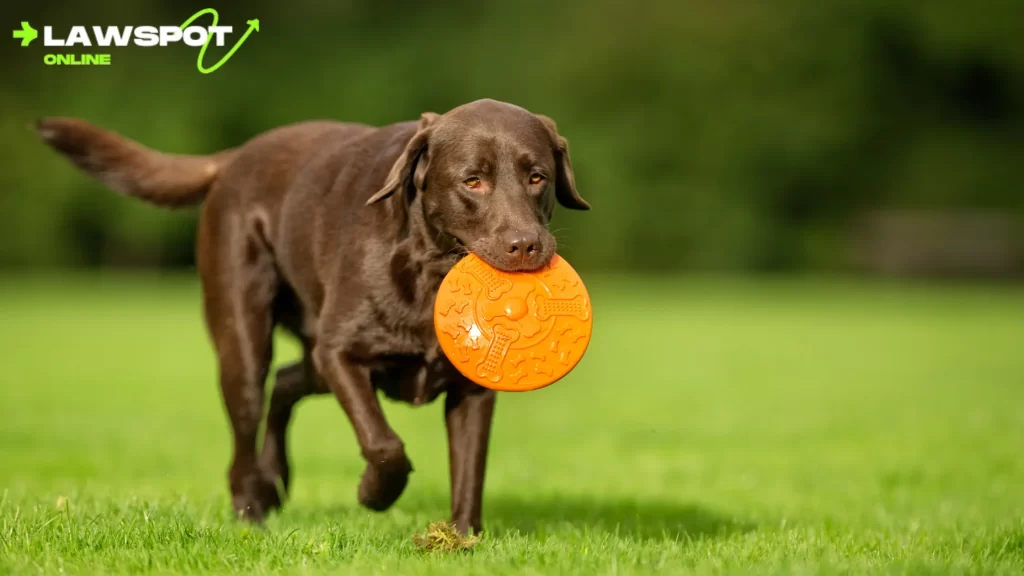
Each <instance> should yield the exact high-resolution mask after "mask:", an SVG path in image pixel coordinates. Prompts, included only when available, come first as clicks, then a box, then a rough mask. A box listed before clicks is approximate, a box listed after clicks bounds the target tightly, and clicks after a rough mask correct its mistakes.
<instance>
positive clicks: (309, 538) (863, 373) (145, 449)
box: [0, 276, 1024, 574]
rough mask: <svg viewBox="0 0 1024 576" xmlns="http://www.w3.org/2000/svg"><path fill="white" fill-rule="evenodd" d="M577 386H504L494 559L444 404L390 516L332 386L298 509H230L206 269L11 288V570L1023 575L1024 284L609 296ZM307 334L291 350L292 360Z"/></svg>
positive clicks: (1, 393) (659, 285)
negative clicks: (250, 513) (204, 308)
mask: <svg viewBox="0 0 1024 576" xmlns="http://www.w3.org/2000/svg"><path fill="white" fill-rule="evenodd" d="M590 287H591V289H592V296H593V298H594V302H595V312H596V318H595V319H596V324H595V327H596V332H595V337H594V340H593V342H592V344H591V349H590V351H589V352H588V355H587V357H586V358H585V359H584V361H583V362H582V363H581V364H580V366H579V368H578V369H577V370H576V371H575V372H573V374H571V375H570V376H569V377H568V378H567V379H566V380H564V381H562V382H560V383H559V384H557V385H555V386H553V387H551V388H548V389H545V390H542V391H538V392H534V393H530V394H521V395H509V394H505V395H503V396H501V398H500V399H499V402H498V413H497V421H496V428H495V434H494V437H493V440H492V452H491V460H490V467H489V470H488V484H487V490H486V494H485V510H484V521H485V523H486V525H487V528H488V533H487V534H486V537H485V538H484V540H483V542H482V543H481V544H480V545H479V546H478V547H477V548H475V549H474V550H473V551H471V552H467V553H460V554H447V555H445V554H425V553H423V552H421V551H419V550H418V549H417V548H415V546H414V545H413V543H412V540H411V538H412V536H413V534H414V533H416V532H418V531H420V530H422V529H423V528H425V527H426V525H427V524H428V523H429V522H431V521H433V520H438V519H444V518H446V516H447V506H448V487H447V461H446V451H445V450H446V449H445V444H444V427H443V421H442V416H441V405H440V404H435V405H431V406H427V407H424V408H418V409H413V408H409V407H405V406H400V405H394V404H388V405H387V406H386V410H387V412H388V414H389V417H390V419H391V421H392V423H393V425H394V426H395V428H396V429H397V430H398V432H399V433H400V434H401V435H402V437H403V438H404V440H405V442H406V445H407V449H408V451H409V454H410V456H411V458H412V460H413V462H414V464H415V466H416V472H415V473H414V474H413V478H412V482H411V484H410V487H409V489H408V490H407V492H406V493H405V495H404V496H403V497H402V498H401V499H400V500H399V501H398V504H397V505H396V506H395V507H394V508H393V509H392V510H390V511H388V512H386V513H383V514H376V513H371V512H368V511H366V510H363V509H361V508H360V507H359V506H358V505H357V504H356V501H355V488H356V483H357V481H358V477H359V474H360V473H361V472H362V463H361V460H360V458H359V454H358V450H357V448H356V445H355V442H354V439H353V435H352V432H351V428H350V427H349V425H348V423H347V421H346V420H345V418H344V416H343V414H342V412H341V410H340V408H339V407H338V406H337V404H336V403H335V402H334V401H333V400H332V399H330V398H326V397H321V398H318V399H315V400H311V401H308V402H307V403H305V404H303V405H302V406H301V407H300V408H299V410H298V411H297V419H296V422H295V425H294V428H293V431H294V432H293V435H292V437H291V440H292V450H293V457H294V463H295V480H294V493H293V497H292V499H291V501H290V502H289V504H288V506H287V507H286V508H285V510H284V512H283V513H282V514H279V515H277V516H274V517H273V518H271V520H270V521H269V523H268V525H267V528H266V530H253V529H249V528H246V527H245V526H241V525H239V524H236V523H235V522H233V521H232V515H231V512H230V510H229V499H228V496H227V488H226V479H225V473H226V469H227V463H228V455H229V434H228V427H227V423H226V420H225V417H224V415H223V411H222V408H221V404H220V398H219V392H218V389H217V386H216V383H215V380H214V374H215V369H214V363H213V355H212V352H211V351H210V348H209V346H208V344H207V341H206V336H205V332H204V330H203V328H202V325H201V322H200V313H199V310H200V308H199V292H198V286H197V284H196V283H195V282H194V281H193V280H191V279H188V278H179V277H171V278H139V277H132V278H129V277H118V276H108V277H91V278H77V279H72V280H68V279H57V278H50V279H20V280H19V279H13V280H12V279H10V278H8V279H7V280H4V281H0V325H2V330H0V349H2V350H3V352H2V358H3V363H2V366H0V380H2V384H0V490H2V495H0V499H2V501H0V572H6V573H12V574H22V573H35V572H46V573H56V572H65V573H81V574H101V573H121V572H152V573H170V574H176V573H195V572H202V571H207V570H209V571H212V572H223V573H227V572H242V573H261V572H276V571H284V572H294V573H320V572H323V573H328V572H329V573H333V574H339V573H341V574H343V573H352V574H367V573H371V572H391V573H397V574H462V573H476V574H501V573H546V574H563V573H619V574H629V573H653V572H655V571H657V572H658V573H673V572H689V571H695V572H720V571H725V572H734V571H756V572H767V573H799V572H810V573H818V572H870V573H879V572H896V573H905V572H950V571H951V572H960V573H981V572H984V573H1005V574H1021V573H1024V291H1022V290H1020V289H1019V287H1017V288H1011V287H1003V288H978V287H974V288H972V287H966V286H947V287H944V288H934V287H927V286H897V285H892V284H864V283H846V282H832V281H816V280H802V281H761V282H744V281H738V280H709V279H689V280H686V279H683V280H679V281H673V282H668V281H661V282H656V283H652V284H650V285H648V286H646V287H643V288H641V285H640V284H639V283H636V282H635V281H630V280H626V279H614V278H605V279H599V278H598V279H592V280H590ZM294 355H295V349H294V347H293V346H290V345H289V344H288V343H287V342H282V345H281V346H280V347H279V356H280V357H283V358H291V357H294Z"/></svg>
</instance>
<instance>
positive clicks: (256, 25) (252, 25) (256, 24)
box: [181, 8, 260, 74]
mask: <svg viewBox="0 0 1024 576" xmlns="http://www.w3.org/2000/svg"><path fill="white" fill-rule="evenodd" d="M204 14H212V15H213V24H211V26H216V25H217V21H218V20H219V19H220V16H219V15H218V14H217V11H216V10H214V9H213V8H204V9H202V10H200V11H199V12H196V13H195V14H193V15H192V17H191V18H189V19H188V20H185V23H184V24H182V25H181V29H182V30H184V29H185V28H188V25H189V24H191V23H192V22H194V21H195V20H196V19H197V18H199V17H200V16H203V15H204ZM247 23H248V24H249V29H248V30H246V31H245V34H242V37H241V38H239V39H238V42H235V45H234V46H232V47H231V50H228V53H227V54H225V55H224V56H222V57H221V59H220V60H218V61H217V63H216V64H214V65H213V66H210V67H209V68H206V67H204V66H203V56H205V55H206V47H207V46H209V45H210V40H212V39H213V34H208V35H207V36H206V42H205V43H204V44H203V47H202V48H200V49H199V58H198V59H197V60H196V67H197V68H199V71H200V72H201V73H203V74H209V73H211V72H215V71H216V70H217V69H218V68H220V67H221V66H223V65H224V63H225V62H227V61H228V60H229V59H231V57H232V56H233V55H234V54H235V52H236V51H237V50H238V48H239V47H240V46H241V45H242V43H244V42H245V39H246V38H248V37H249V35H250V34H252V33H253V31H254V30H255V31H256V32H259V31H260V21H259V20H249V21H248V22H247Z"/></svg>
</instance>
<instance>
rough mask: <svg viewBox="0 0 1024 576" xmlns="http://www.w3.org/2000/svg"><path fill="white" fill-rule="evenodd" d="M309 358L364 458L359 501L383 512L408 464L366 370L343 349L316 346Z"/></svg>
mask: <svg viewBox="0 0 1024 576" xmlns="http://www.w3.org/2000/svg"><path fill="white" fill-rule="evenodd" d="M313 358H314V361H315V362H316V368H317V372H318V373H319V374H321V375H322V376H323V377H324V378H325V379H326V381H327V384H328V386H329V387H330V389H331V391H332V392H333V393H334V395H335V396H336V397H337V398H338V401H339V402H340V403H341V407H342V408H343V409H344V410H345V413H346V414H347V415H348V418H349V420H350V421H351V422H352V427H353V428H354V429H355V432H356V439H357V440H358V441H359V447H360V449H361V450H362V454H363V458H365V459H366V471H365V472H364V473H363V479H362V482H360V484H359V502H360V503H362V505H363V506H366V507H367V508H370V509H372V510H386V509H387V508H388V507H389V506H391V505H392V504H394V503H395V500H398V497H399V496H401V495H402V491H403V490H405V486H406V484H407V483H408V481H409V473H410V472H412V463H411V462H409V459H408V458H407V457H406V455H405V446H404V444H402V440H401V439H400V438H399V437H398V435H397V434H395V431H394V430H392V429H391V427H390V426H389V425H388V422H387V420H386V419H385V418H384V412H383V411H382V410H381V408H380V403H379V402H378V401H377V393H376V391H375V390H374V389H373V385H372V384H371V382H370V374H369V370H368V369H367V368H366V367H364V366H360V365H359V364H357V363H355V362H353V361H352V360H351V359H350V358H349V357H348V355H347V354H346V353H345V352H344V349H343V348H321V347H320V346H318V347H317V350H316V351H315V352H314V354H313Z"/></svg>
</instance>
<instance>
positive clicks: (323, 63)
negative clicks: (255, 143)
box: [0, 0, 1024, 271]
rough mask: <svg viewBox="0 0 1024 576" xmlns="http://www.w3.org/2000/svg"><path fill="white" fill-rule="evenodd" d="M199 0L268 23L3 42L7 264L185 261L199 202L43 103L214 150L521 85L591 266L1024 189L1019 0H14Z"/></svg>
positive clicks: (825, 234) (66, 7)
mask: <svg viewBox="0 0 1024 576" xmlns="http://www.w3.org/2000/svg"><path fill="white" fill-rule="evenodd" d="M86 6H87V7H86ZM207 6H215V7H216V8H218V10H219V11H220V15H221V24H223V25H231V26H234V27H235V29H236V32H240V31H241V30H244V28H245V21H246V20H247V19H250V18H259V19H260V22H261V29H260V32H258V33H256V34H254V35H253V37H251V38H250V39H249V41H248V42H247V43H246V44H245V46H244V47H243V48H242V49H241V50H239V52H238V53H237V54H236V55H235V56H234V57H233V58H232V59H231V60H230V62H228V64H226V65H225V66H224V67H223V68H221V69H220V70H218V71H217V72H216V73H214V74H211V75H201V74H199V73H198V72H197V71H196V62H195V58H196V54H197V50H196V49H194V48H189V47H187V46H172V47H167V48H161V49H156V48H138V47H127V48H111V49H100V50H96V49H93V50H92V51H93V52H103V51H106V52H110V53H111V54H112V65H111V66H106V67H50V66H44V65H43V63H42V56H43V54H45V53H47V52H48V51H54V49H49V50H47V49H46V48H43V47H42V46H39V45H38V44H37V45H35V46H32V47H28V48H20V47H18V46H17V43H16V42H15V41H13V40H11V41H8V42H5V43H4V46H3V51H2V53H0V54H2V59H0V70H2V72H0V73H2V74H3V76H4V81H3V82H2V84H0V109H2V110H3V116H2V120H0V157H2V158H4V167H3V170H2V171H0V210H2V213H3V216H4V224H3V226H0V264H2V265H6V266H64V265H86V266H92V265H162V266H181V265H189V264H190V263H191V261H192V255H191V254H192V234H193V231H194V227H195V218H196V214H195V212H194V211H185V212H177V213H171V212H166V211H162V210H159V209H154V208H151V207H148V206H145V205H143V204H141V203H138V202H131V201H127V200H124V199H121V198H118V197H116V196H115V195H114V194H112V193H109V192H106V191H103V190H101V186H100V185H98V184H96V183H94V182H92V181H89V180H87V179H86V178H84V177H82V176H81V175H79V174H78V173H76V172H74V171H73V170H72V169H71V168H69V167H68V166H67V165H66V164H64V163H63V162H61V161H59V160H58V159H57V158H56V157H55V156H53V155H52V154H50V153H49V152H48V151H47V150H45V149H44V148H43V147H42V146H40V145H39V144H38V143H37V142H36V141H35V139H34V137H33V135H32V134H31V133H30V131H29V130H27V128H26V125H27V124H29V123H30V122H31V121H32V119H33V118H35V117H38V116H43V115H73V116H81V117H84V118H87V119H89V120H91V121H94V122H96V123H98V124H101V125H103V126H107V127H110V128H113V129H116V130H118V131H120V132H122V133H124V134H126V135H128V136H130V137H133V138H135V139H138V140H140V141H141V142H143V143H146V144H147V145H150V146H153V147H155V148H158V149H162V150H168V151H176V152H207V151H211V152H212V151H215V150H218V149H220V148H224V147H228V146H232V145H236V144H238V143H240V142H242V141H244V140H245V139H247V138H249V137H251V136H253V135H255V134H257V133H259V132H261V131H264V130H266V129H269V128H272V127H275V126H278V125H281V124H285V123H289V122H294V121H299V120H304V119H310V118H334V119H342V120H353V121H360V122H367V123H376V124H383V123H389V122H395V121H400V120H406V119H413V118H416V117H417V116H418V115H419V113H420V112H422V111H424V110H433V111H438V112H441V111H444V110H447V109H449V108H451V107H453V106H456V105H458V104H461V103H463V102H466V101H470V100H473V99H477V98H481V97H492V98H497V99H500V100H505V101H509V102H513V103H516V104H519V105H521V106H524V107H526V108H528V109H530V110H532V111H534V112H539V113H544V114H547V115H549V116H552V117H553V118H555V119H556V120H557V121H558V124H559V128H560V130H561V131H562V133H563V134H564V135H565V136H566V137H567V138H569V140H570V143H571V147H572V151H573V161H574V164H575V166H576V169H577V172H578V174H577V180H578V182H579V184H580V189H581V192H582V194H583V195H584V197H586V198H587V199H588V200H589V201H590V202H591V203H592V204H593V206H594V210H593V211H591V212H589V213H583V214H575V213H574V214H566V213H564V212H563V213H562V214H560V215H559V217H558V218H557V221H556V224H555V228H556V229H557V230H558V232H557V235H558V237H559V238H560V240H561V242H562V249H561V251H562V252H563V253H565V254H566V255H567V256H568V257H569V258H571V259H572V261H573V262H574V263H576V264H578V265H579V266H582V267H585V268H605V269H633V270H648V271H657V270H676V269H717V270H737V269H753V270H786V269H797V268H808V267H810V268H824V269H843V268H846V267H847V266H848V265H849V261H848V260H849V256H848V254H847V245H848V238H849V234H850V230H851V227H852V226H853V224H854V223H855V222H856V220H857V218H858V217H859V216H860V215H862V214H864V213H865V212H866V211H869V210H871V209H874V208H879V207H899V208H932V209H934V208H942V209H951V210H961V209H987V210H996V211H1001V212H1006V213H1008V214H1013V215H1016V216H1017V217H1019V216H1020V215H1021V214H1022V213H1024V194H1022V193H1021V192H1022V190H1021V184H1020V182H1021V180H1022V179H1021V176H1022V166H1024V160H1022V152H1024V144H1022V143H1024V42H1021V41H1020V23H1021V22H1024V3H1022V2H1020V1H1019V0H990V1H988V2H984V3H965V2H962V1H956V0H935V1H932V2H927V3H920V2H911V1H910V0H899V1H893V0H865V1H860V2H846V1H837V2H801V1H797V0H780V1H776V2H752V1H740V2H719V3H712V2H698V1H693V2H671V1H664V2H644V1H640V2H608V1H585V0H562V1H561V2H544V1H540V0H524V1H517V2H470V1H457V2H446V3H430V2H420V3H405V2H397V1H395V0H387V1H378V2H369V1H365V2H355V1H348V2H323V1H321V0H292V1H290V2H283V3H282V2H271V1H270V0H261V1H255V2H247V3H245V4H244V6H243V5H236V4H234V3H227V2H217V3H206V2H202V3H198V2H191V1H189V2H172V1H171V0H160V1H148V2H136V1H134V0H115V1H112V2H104V3H102V4H92V3H90V4H88V5H83V4H81V3H78V2H72V1H70V0H65V1H56V2H54V1H50V2H45V3H37V4H35V5H27V4H26V5H24V6H15V5H8V6H5V7H4V8H3V9H2V10H3V12H4V14H5V17H4V19H3V23H4V25H5V26H7V27H8V29H13V28H16V27H17V25H18V22H19V21H20V20H29V21H31V22H32V23H33V24H34V25H35V26H36V27H37V28H39V29H40V30H41V26H44V25H51V26H54V27H56V29H57V30H67V29H68V27H70V26H71V25H128V24H134V25H140V24H154V25H160V24H167V25H169V24H176V23H180V22H182V21H184V20H185V19H186V18H187V17H188V16H190V15H192V14H193V13H194V12H195V11H197V10H198V9H200V8H205V7H207ZM236 36H237V35H236ZM225 49H226V48H225ZM220 54H221V52H219V51H217V50H216V49H214V48H211V50H210V54H209V55H208V58H207V59H208V60H209V61H211V62H212V61H214V59H215V58H219V56H220Z"/></svg>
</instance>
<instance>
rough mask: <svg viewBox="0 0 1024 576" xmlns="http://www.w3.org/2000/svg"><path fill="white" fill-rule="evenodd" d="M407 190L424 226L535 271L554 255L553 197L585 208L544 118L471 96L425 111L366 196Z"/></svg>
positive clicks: (506, 266)
mask: <svg viewBox="0 0 1024 576" xmlns="http://www.w3.org/2000/svg"><path fill="white" fill-rule="evenodd" d="M398 191H404V192H405V193H406V194H407V197H408V198H409V199H416V198H418V199H419V201H420V202H421V206H422V211H423V217H424V220H425V222H426V224H427V226H428V227H429V228H431V229H432V230H434V231H436V232H437V233H438V234H439V236H440V238H441V241H442V242H445V241H447V242H455V243H458V244H461V245H463V246H464V247H465V248H467V249H468V250H469V251H471V252H473V253H474V254H476V255H477V256H479V257H481V258H483V259H484V261H486V262H487V263H489V264H490V265H492V266H494V267H495V268H499V269H502V270H508V271H519V270H534V269H536V268H540V267H541V266H543V265H545V264H547V263H548V261H549V260H551V257H552V256H554V254H555V247H556V245H555V238H554V236H552V235H551V233H550V232H549V231H548V223H549V222H550V220H551V214H552V212H553V210H554V205H555V201H556V200H557V201H558V203H559V204H561V205H562V206H565V207H566V208H571V209H574V210H587V209H589V208H590V205H589V204H587V202H586V201H585V200H583V198H582V197H580V195H579V192H577V191H576V181H575V178H574V176H573V172H572V163H571V162H570V161H569V148H568V144H567V143H566V140H565V138H563V137H562V136H560V135H559V134H558V130H557V129H556V127H555V123H554V122H553V121H551V119H550V118H547V117H545V116H540V115H536V114H531V113H530V112H528V111H526V110H524V109H522V108H519V107H518V106H513V105H511V104H505V103H503V102H496V101H494V100H478V101H476V102H472V103H469V104H466V105H464V106H460V107H458V108H455V109H454V110H452V111H450V112H448V113H447V114H444V115H437V114H432V113H427V114H424V115H423V117H422V118H421V119H420V124H419V128H418V130H417V131H416V134H415V135H414V136H413V137H412V139H411V140H410V141H409V143H408V145H407V146H406V148H405V150H404V152H402V155H401V156H400V157H399V158H398V160H397V161H396V162H395V165H394V167H393V168H392V170H391V173H390V174H389V175H388V178H387V181H386V183H385V185H384V187H383V188H382V189H381V190H380V191H379V192H377V193H376V194H374V195H373V197H371V198H370V200H369V201H368V203H374V202H378V201H380V200H382V199H384V198H387V197H388V196H391V195H392V194H394V193H395V192H398Z"/></svg>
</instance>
